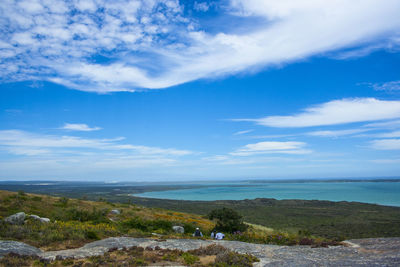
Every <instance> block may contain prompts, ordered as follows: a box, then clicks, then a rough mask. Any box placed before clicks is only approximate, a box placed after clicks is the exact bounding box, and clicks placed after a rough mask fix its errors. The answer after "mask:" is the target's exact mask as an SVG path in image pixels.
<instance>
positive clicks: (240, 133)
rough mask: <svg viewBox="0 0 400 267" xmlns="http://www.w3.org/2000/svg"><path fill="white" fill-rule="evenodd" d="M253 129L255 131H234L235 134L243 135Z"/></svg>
mask: <svg viewBox="0 0 400 267" xmlns="http://www.w3.org/2000/svg"><path fill="white" fill-rule="evenodd" d="M252 131H254V130H244V131H238V132H236V133H233V135H243V134H247V133H251V132H252Z"/></svg>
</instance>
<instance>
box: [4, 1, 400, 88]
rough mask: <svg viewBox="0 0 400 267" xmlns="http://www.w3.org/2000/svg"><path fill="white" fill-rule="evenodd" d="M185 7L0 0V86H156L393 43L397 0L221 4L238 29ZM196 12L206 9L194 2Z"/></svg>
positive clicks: (399, 7)
mask: <svg viewBox="0 0 400 267" xmlns="http://www.w3.org/2000/svg"><path fill="white" fill-rule="evenodd" d="M185 8H186V7H185V6H183V4H180V3H179V1H178V0H154V1H138V0H131V1H128V0H121V1H112V2H110V1H101V0H98V1H91V0H86V1H57V2H56V3H55V2H54V1H49V0H29V1H28V0H19V1H13V0H4V1H1V3H0V17H1V23H0V25H1V26H0V27H1V31H0V40H1V41H0V57H1V58H2V62H1V63H0V71H1V73H2V81H3V82H7V81H21V80H45V81H51V82H54V83H58V84H62V85H64V86H67V87H69V88H73V89H77V90H84V91H93V92H100V93H106V92H112V91H135V90H141V89H143V88H148V89H157V88H166V87H170V86H174V85H178V84H182V83H185V82H189V81H193V80H197V79H202V78H215V77H221V76H225V75H231V74H235V73H238V72H243V71H249V70H250V71H254V70H257V69H260V68H264V67H265V66H272V65H275V64H282V63H288V62H291V61H294V60H298V59H303V58H307V57H309V56H312V55H316V54H321V53H326V52H332V51H336V50H338V49H342V48H348V47H353V46H363V45H367V46H370V45H371V43H373V44H374V45H377V44H376V43H378V44H381V43H388V42H390V43H391V44H392V46H393V45H398V42H397V41H394V40H398V38H396V36H397V34H398V29H399V27H400V18H399V16H398V13H399V10H400V2H399V1H397V0H387V1H379V0H363V1H345V0H333V1H324V0H313V1H308V0H299V1H289V0H284V1H273V0H231V1H228V3H227V4H224V5H222V4H221V6H220V7H219V8H218V10H220V11H221V13H220V14H219V16H236V17H241V18H242V19H244V21H245V22H246V21H247V22H248V23H244V25H245V29H244V30H243V29H242V30H241V31H240V32H237V31H235V29H234V28H232V27H229V25H227V28H228V30H226V31H223V30H220V31H217V32H214V31H208V29H207V27H206V25H202V24H201V22H200V21H197V20H196V19H195V18H193V17H190V16H188V15H187V14H189V13H190V12H184V10H185ZM196 8H197V9H200V10H202V11H203V12H207V11H208V9H207V8H206V5H204V4H202V3H199V2H198V3H197V6H196ZM322 14H323V15H322ZM254 18H258V19H259V21H260V23H257V24H254V23H250V22H251V21H252V19H254ZM377 46H379V45H377ZM383 47H384V46H383ZM154 62H156V64H154Z"/></svg>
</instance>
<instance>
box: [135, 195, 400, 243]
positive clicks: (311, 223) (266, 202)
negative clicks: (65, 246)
mask: <svg viewBox="0 0 400 267" xmlns="http://www.w3.org/2000/svg"><path fill="white" fill-rule="evenodd" d="M133 203H136V204H138V205H143V206H147V207H160V208H168V209H171V210H176V211H180V212H190V213H196V214H199V215H206V214H208V213H209V212H210V211H211V210H213V209H220V208H222V207H227V208H231V209H234V210H236V211H237V212H238V213H240V214H241V215H242V216H243V218H244V220H245V221H246V222H247V223H251V224H256V225H262V226H265V227H267V228H271V229H274V231H281V232H285V233H290V234H292V235H303V236H318V237H321V238H327V239H331V240H333V239H334V240H344V239H355V238H372V237H398V236H400V208H399V207H390V206H381V205H374V204H366V203H359V202H346V201H341V202H332V201H317V200H275V199H254V200H238V201H233V200H226V201H179V200H166V199H162V200H161V199H146V198H134V200H133Z"/></svg>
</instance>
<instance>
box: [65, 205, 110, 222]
mask: <svg viewBox="0 0 400 267" xmlns="http://www.w3.org/2000/svg"><path fill="white" fill-rule="evenodd" d="M106 214H107V210H97V209H96V208H93V210H92V211H88V210H79V209H76V208H72V209H68V210H67V211H66V213H65V217H64V218H62V219H64V220H65V221H80V222H88V221H92V222H94V223H101V222H108V220H107V217H106Z"/></svg>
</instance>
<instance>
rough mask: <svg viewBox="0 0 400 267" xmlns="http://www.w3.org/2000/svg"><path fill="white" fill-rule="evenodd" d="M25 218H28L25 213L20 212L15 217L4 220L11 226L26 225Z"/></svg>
mask: <svg viewBox="0 0 400 267" xmlns="http://www.w3.org/2000/svg"><path fill="white" fill-rule="evenodd" d="M25 217H26V214H25V212H18V213H15V214H14V215H11V216H8V217H7V218H5V219H4V221H5V222H7V223H11V224H24V221H25Z"/></svg>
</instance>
